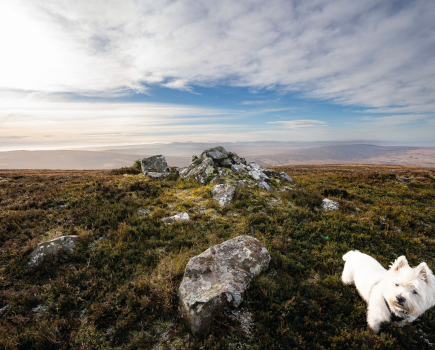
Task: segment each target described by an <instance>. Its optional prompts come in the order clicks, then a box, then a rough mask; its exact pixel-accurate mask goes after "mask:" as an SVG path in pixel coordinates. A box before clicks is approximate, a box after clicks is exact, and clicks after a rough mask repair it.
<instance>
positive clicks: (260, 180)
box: [180, 146, 294, 191]
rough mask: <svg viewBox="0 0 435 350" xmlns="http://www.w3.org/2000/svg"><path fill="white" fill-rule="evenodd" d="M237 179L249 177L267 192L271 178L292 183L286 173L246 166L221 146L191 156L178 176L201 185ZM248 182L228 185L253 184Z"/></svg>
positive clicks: (269, 189)
mask: <svg viewBox="0 0 435 350" xmlns="http://www.w3.org/2000/svg"><path fill="white" fill-rule="evenodd" d="M230 174H232V175H236V176H239V177H249V178H251V179H253V180H255V183H256V184H257V185H258V186H259V187H260V188H263V189H265V190H267V191H271V190H272V186H271V185H270V180H271V178H274V179H276V180H279V181H285V182H289V183H294V181H293V179H292V178H291V177H290V176H288V175H287V174H286V173H284V172H283V173H277V172H275V171H273V170H268V169H263V168H261V167H260V166H259V165H258V164H256V163H254V162H251V163H249V164H247V162H246V159H245V158H242V157H239V156H238V155H237V154H236V153H233V152H227V151H226V150H225V148H223V147H222V146H218V147H214V148H210V149H207V150H205V151H204V152H202V153H201V155H200V156H199V157H198V156H196V155H194V156H192V160H191V161H190V164H189V165H188V166H187V167H185V168H183V169H181V170H180V176H181V177H182V178H184V179H187V178H189V177H193V178H195V179H196V180H198V182H199V183H200V184H201V185H206V184H207V183H216V184H224V183H225V182H226V181H225V177H228V175H230ZM255 183H252V182H251V181H249V180H246V179H242V180H240V181H236V182H234V184H232V183H230V184H229V185H235V186H238V185H247V184H255Z"/></svg>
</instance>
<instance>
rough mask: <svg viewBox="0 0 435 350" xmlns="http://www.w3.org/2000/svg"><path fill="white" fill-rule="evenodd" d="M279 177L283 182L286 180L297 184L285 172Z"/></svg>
mask: <svg viewBox="0 0 435 350" xmlns="http://www.w3.org/2000/svg"><path fill="white" fill-rule="evenodd" d="M279 177H280V178H281V180H284V181H287V182H290V183H292V184H294V183H295V182H294V180H293V179H292V178H291V177H290V176H288V175H287V174H286V173H284V172H282V173H279Z"/></svg>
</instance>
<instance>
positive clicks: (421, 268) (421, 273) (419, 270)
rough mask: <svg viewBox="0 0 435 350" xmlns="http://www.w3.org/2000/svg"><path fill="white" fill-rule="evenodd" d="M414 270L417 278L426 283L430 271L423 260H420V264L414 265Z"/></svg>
mask: <svg viewBox="0 0 435 350" xmlns="http://www.w3.org/2000/svg"><path fill="white" fill-rule="evenodd" d="M414 270H415V273H416V275H417V276H418V278H420V279H421V280H422V281H423V282H425V283H428V281H429V278H430V275H431V274H432V271H431V270H430V269H429V267H428V266H427V264H426V263H425V262H422V263H421V264H420V265H418V266H416V267H415V268H414Z"/></svg>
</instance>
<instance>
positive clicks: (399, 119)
mask: <svg viewBox="0 0 435 350" xmlns="http://www.w3.org/2000/svg"><path fill="white" fill-rule="evenodd" d="M429 117H430V116H429V115H425V114H397V115H389V116H385V117H378V116H376V117H372V116H365V117H362V118H361V120H362V121H364V122H369V123H376V124H380V125H384V126H390V125H398V124H409V123H415V122H417V121H422V120H425V119H428V118H429Z"/></svg>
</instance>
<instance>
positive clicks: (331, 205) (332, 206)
mask: <svg viewBox="0 0 435 350" xmlns="http://www.w3.org/2000/svg"><path fill="white" fill-rule="evenodd" d="M339 207H340V203H338V202H335V201H332V200H330V199H328V198H324V199H323V203H322V210H323V211H335V210H338V208H339Z"/></svg>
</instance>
